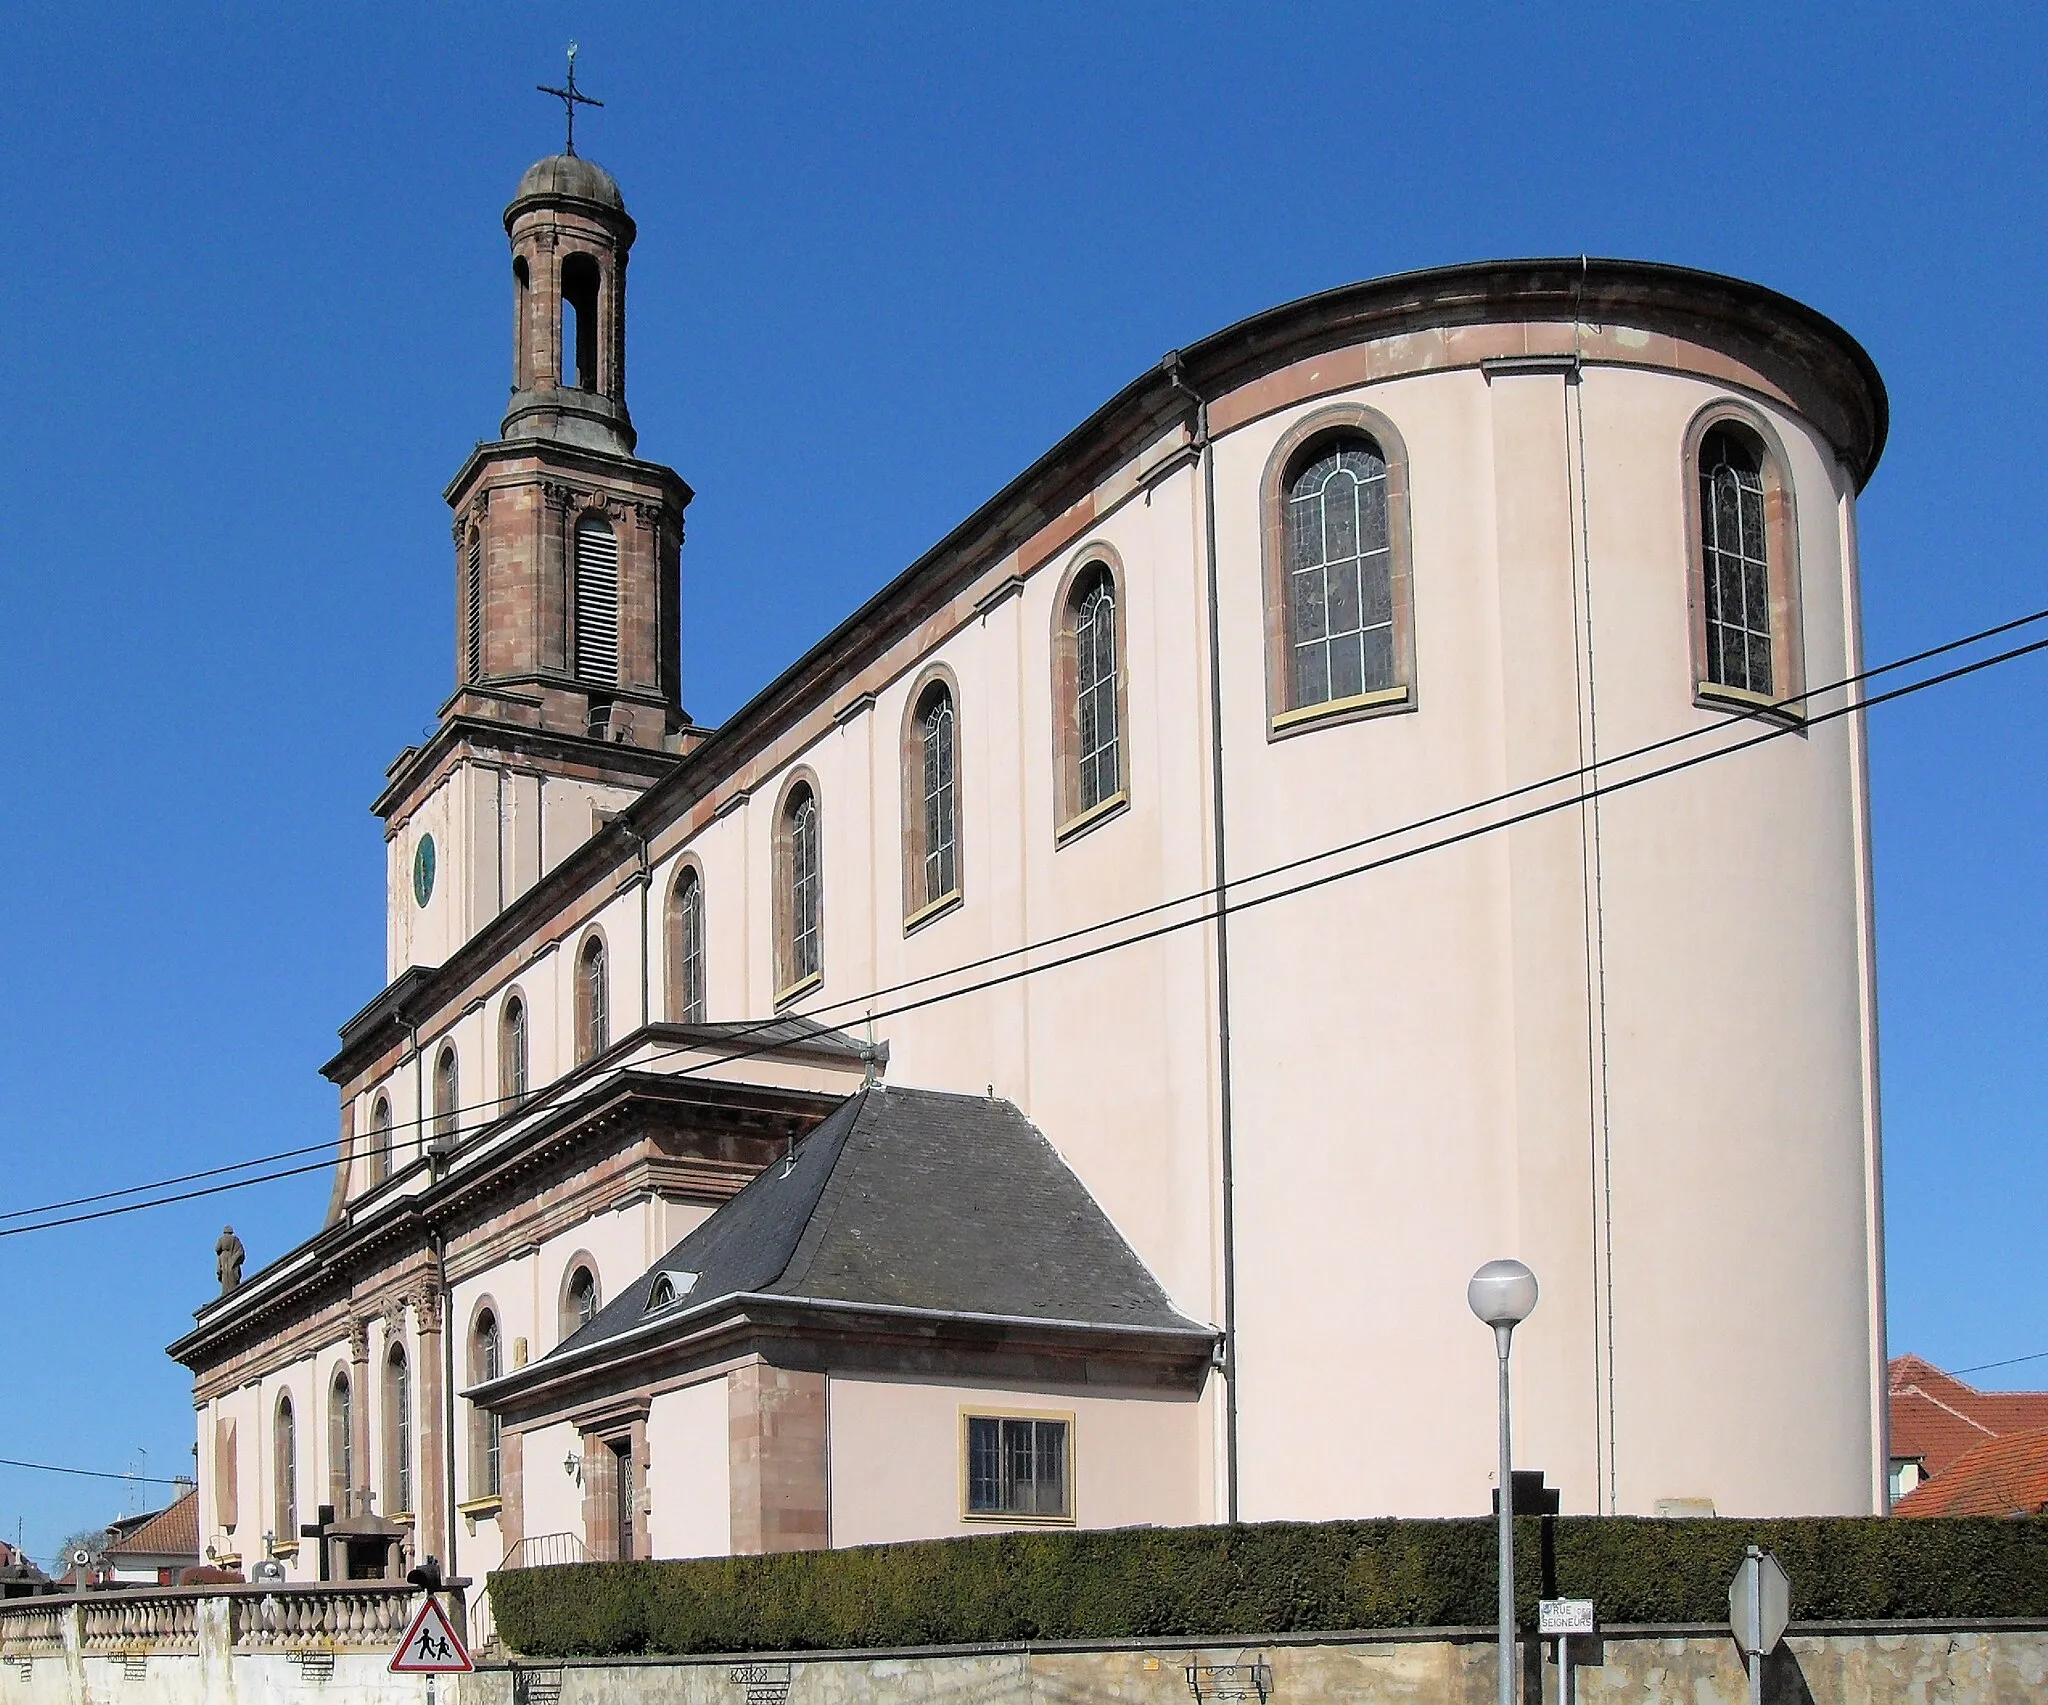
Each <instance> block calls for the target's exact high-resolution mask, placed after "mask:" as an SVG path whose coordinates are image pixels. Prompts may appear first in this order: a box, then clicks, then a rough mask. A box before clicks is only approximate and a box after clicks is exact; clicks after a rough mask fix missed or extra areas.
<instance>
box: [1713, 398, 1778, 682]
mask: <svg viewBox="0 0 2048 1705" xmlns="http://www.w3.org/2000/svg"><path fill="white" fill-rule="evenodd" d="M1700 558H1701V561H1700V576H1701V586H1702V591H1703V594H1704V603H1705V608H1706V640H1707V659H1706V662H1707V679H1708V680H1709V681H1711V682H1713V683H1714V684H1715V685H1717V686H1723V687H1738V688H1740V689H1741V690H1742V691H1744V692H1748V693H1761V694H1763V695H1764V696H1765V697H1769V696H1770V694H1771V693H1772V691H1773V681H1772V670H1771V568H1770V554H1769V550H1768V548H1767V546H1766V544H1765V526H1764V477H1763V464H1762V460H1761V458H1760V457H1758V455H1757V454H1756V452H1755V451H1754V450H1752V449H1751V448H1750V447H1749V446H1748V445H1747V444H1745V443H1744V442H1743V441H1742V439H1741V438H1740V437H1739V436H1738V435H1736V434H1735V433H1733V432H1728V431H1717V432H1710V433H1708V434H1707V437H1706V441H1705V442H1704V443H1702V444H1701V446H1700Z"/></svg>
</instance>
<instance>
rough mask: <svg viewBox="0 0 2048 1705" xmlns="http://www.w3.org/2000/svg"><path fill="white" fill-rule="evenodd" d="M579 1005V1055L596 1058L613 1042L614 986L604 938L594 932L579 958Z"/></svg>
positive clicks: (580, 1056)
mask: <svg viewBox="0 0 2048 1705" xmlns="http://www.w3.org/2000/svg"><path fill="white" fill-rule="evenodd" d="M576 1006H577V1017H578V1018H579V1019H580V1020H581V1024H580V1026H579V1028H580V1030H581V1034H580V1035H579V1036H578V1038H577V1044H578V1057H579V1058H580V1059H585V1060H589V1059H594V1058H596V1056H597V1055H599V1054H602V1053H603V1052H604V1051H605V1049H607V1048H609V1047H610V1046H611V1040H612V1015H611V989H610V984H609V982H608V980H607V978H606V976H605V962H604V941H603V939H602V938H601V937H599V936H595V935H594V936H592V937H591V938H590V939H589V940H588V941H587V942H585V943H584V945H583V952H582V954H581V956H580V957H579V958H578V959H577V961H576Z"/></svg>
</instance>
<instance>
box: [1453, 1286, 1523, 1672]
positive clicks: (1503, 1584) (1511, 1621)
mask: <svg viewBox="0 0 2048 1705" xmlns="http://www.w3.org/2000/svg"><path fill="white" fill-rule="evenodd" d="M1465 1300H1466V1301H1467V1302H1468V1303H1470V1304H1471V1305H1472V1312H1473V1313H1474V1314H1476V1315H1478V1316H1479V1318H1480V1319H1481V1320H1483V1321H1485V1322H1486V1324H1487V1325H1489V1326H1491V1327H1492V1328H1493V1343H1494V1349H1495V1350H1496V1351H1497V1352H1498V1354H1499V1357H1500V1705H1515V1467H1514V1452H1513V1449H1512V1448H1511V1446H1510V1445H1509V1442H1508V1340H1509V1339H1510V1338H1511V1337H1512V1336H1513V1335H1514V1330H1515V1328H1516V1327H1517V1326H1519V1325H1521V1324H1522V1322H1523V1321H1525V1320H1527V1319H1528V1318H1529V1316H1530V1314H1531V1313H1532V1312H1533V1311H1534V1309H1535V1307H1536V1275H1535V1274H1534V1273H1532V1272H1530V1271H1529V1269H1528V1268H1527V1267H1525V1266H1523V1265H1522V1263H1521V1262H1519V1261H1489V1262H1487V1263H1486V1265H1485V1266H1483V1267H1481V1268H1480V1269H1479V1271H1478V1272H1476V1273H1474V1274H1473V1275H1472V1282H1471V1284H1469V1285H1467V1286H1466V1287H1465Z"/></svg>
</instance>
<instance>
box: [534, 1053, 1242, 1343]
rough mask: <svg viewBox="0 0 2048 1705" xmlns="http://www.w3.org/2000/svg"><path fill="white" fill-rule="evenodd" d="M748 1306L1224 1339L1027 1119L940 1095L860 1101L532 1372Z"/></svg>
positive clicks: (972, 1099)
mask: <svg viewBox="0 0 2048 1705" xmlns="http://www.w3.org/2000/svg"><path fill="white" fill-rule="evenodd" d="M664 1274H666V1275H668V1276H669V1282H670V1284H671V1285H672V1287H673V1288H674V1289H675V1290H676V1292H677V1295H676V1299H675V1301H674V1302H673V1303H672V1304H669V1305H666V1306H664V1307H663V1308H662V1309H659V1310H656V1311H654V1312H653V1313H650V1311H649V1309H648V1300H649V1297H650V1295H651V1294H652V1292H653V1290H654V1288H655V1286H656V1284H657V1283H659V1282H660V1280H661V1278H662V1276H663V1275H664ZM742 1296H773V1297H787V1298H791V1299H796V1300H815V1301H819V1302H826V1303H844V1304H855V1305H858V1304H867V1305H871V1306H880V1307H893V1308H916V1309H929V1310H934V1311H938V1312H942V1313H946V1314H956V1315H978V1316H984V1317H987V1316H997V1317H1003V1318H1008V1319H1013V1320H1042V1321H1048V1322H1069V1323H1072V1322H1080V1323H1085V1324H1088V1325H1093V1326H1107V1327H1116V1326H1122V1327H1128V1328H1131V1329H1133V1330H1136V1331H1150V1332H1167V1333H1176V1334H1180V1333H1185V1334H1190V1335H1196V1336H1202V1337H1208V1336H1213V1334H1212V1332H1211V1329H1210V1328H1208V1327H1206V1326H1201V1325H1198V1324H1197V1323H1196V1322H1194V1321H1192V1320H1189V1319H1188V1318H1187V1317H1186V1316H1185V1315H1183V1314H1181V1313H1180V1312H1179V1311H1178V1310H1176V1309H1175V1308H1174V1306H1173V1304H1172V1303H1171V1302H1170V1301H1169V1300H1168V1299H1167V1296H1166V1293H1165V1291H1164V1290H1162V1289H1161V1288H1160V1285H1159V1281H1158V1280H1157V1279H1155V1278H1154V1277H1153V1276H1152V1274H1151V1272H1150V1271H1149V1270H1148V1269H1147V1268H1146V1266H1145V1264H1144V1262H1142V1261H1141V1260H1139V1259H1138V1256H1137V1254H1136V1252H1135V1251H1134V1250H1133V1249H1132V1248H1131V1246H1130V1245H1129V1244H1128V1243H1126V1242H1125V1241H1124V1239H1123V1238H1122V1236H1121V1235H1120V1234H1119V1233H1118V1232H1117V1229H1116V1227H1115V1226H1113V1225H1111V1224H1110V1222H1109V1219H1108V1216H1106V1215H1105V1214H1104V1213H1103V1211H1102V1209H1101V1208H1100V1207H1098V1206H1097V1205H1096V1202H1095V1199H1094V1198H1093V1197H1092V1196H1090V1195H1089V1194H1088V1192H1087V1190H1086V1189H1085V1188H1084V1187H1083V1185H1082V1183H1081V1181H1080V1179H1078V1178H1076V1177H1075V1176H1074V1174H1073V1172H1072V1171H1070V1170H1069V1169H1068V1167H1067V1164H1066V1162H1064V1161H1063V1160H1061V1159H1060V1157H1059V1154H1058V1152H1057V1151H1056V1150H1055V1149H1054V1148H1053V1146H1052V1144H1051V1143H1049V1142H1048V1141H1046V1139H1045V1137H1044V1136H1043V1135H1042V1134H1041V1133H1040V1132H1039V1130H1038V1129H1037V1127H1036V1126H1034V1125H1033V1124H1032V1123H1031V1122H1030V1121H1029V1120H1028V1119H1026V1118H1025V1117H1024V1115H1023V1114H1022V1113H1020V1112H1019V1111H1018V1110H1017V1109H1016V1108H1015V1107H1014V1106H1013V1105H1011V1104H1010V1103H1009V1102H1007V1101H999V1100H994V1099H991V1098H988V1097H984V1096H978V1095H947V1094H941V1093H938V1092H936V1091H932V1090H908V1089H884V1088H882V1087H880V1086H875V1087H871V1088H868V1089H865V1090H862V1091H861V1092H860V1093H859V1094H857V1095H854V1096H852V1097H850V1098H849V1099H848V1100H847V1101H846V1102H845V1104H844V1105H842V1106H841V1107H840V1108H839V1109H838V1110H837V1111H835V1112H834V1113H833V1114H832V1115H831V1116H830V1117H829V1118H827V1119H826V1120H825V1122H824V1123H823V1124H821V1125H820V1126H818V1128H817V1129H816V1130H815V1131H813V1132H812V1133H811V1134H810V1135H809V1136H808V1137H806V1138H805V1139H804V1141H803V1142H802V1143H801V1144H800V1145H799V1146H798V1147H797V1149H796V1150H795V1153H794V1155H793V1156H792V1157H791V1159H790V1161H789V1162H788V1163H787V1164H785V1163H782V1162H778V1163H776V1164H774V1165H771V1166H770V1167H769V1168H768V1169H767V1170H766V1171H765V1172H763V1173H761V1174H760V1175H759V1176H758V1177H756V1178H754V1179H752V1180H751V1181H750V1182H749V1183H748V1184H747V1185H746V1187H745V1188H744V1189H742V1190H741V1191H740V1192H739V1194H738V1195H736V1196H734V1197H733V1198H732V1200H731V1201H729V1202H727V1203H726V1204H725V1205H724V1206H723V1207H721V1208H720V1209H719V1210H718V1211H717V1212H716V1213H714V1214H713V1215H712V1216H711V1217H710V1218H709V1219H707V1220H706V1221H705V1222H704V1223H703V1224H702V1225H700V1226H698V1227H697V1229H696V1230H695V1231H693V1232H691V1233H690V1235H689V1236H688V1237H686V1238H684V1239H683V1240H682V1242H680V1243H679V1244H677V1245H676V1246H675V1248H673V1249H672V1250H670V1251H669V1252H668V1254H667V1255H666V1256H664V1257H663V1258H662V1259H661V1260H660V1261H659V1262H657V1263H656V1264H655V1265H654V1266H653V1267H652V1268H650V1269H649V1270H648V1271H647V1272H646V1273H643V1274H642V1275H641V1276H640V1277H639V1278H638V1279H636V1280H634V1281H633V1283H632V1284H630V1285H628V1286H627V1287H626V1289H625V1290H624V1292H623V1293H621V1294H620V1295H619V1296H617V1297H616V1298H614V1299H613V1300H612V1302H611V1303H609V1304H608V1305H607V1306H606V1307H604V1308H603V1309H601V1310H600V1311H599V1312H598V1314H597V1315H596V1316H595V1317H594V1318H593V1319H592V1320H591V1321H590V1322H589V1324H588V1325H586V1326H584V1327H583V1328H581V1329H580V1330H579V1331H577V1332H575V1333H574V1334H572V1335H571V1336H570V1337H569V1338H568V1339H566V1340H565V1341H564V1342H563V1343H562V1344H561V1345H560V1346H559V1347H558V1348H557V1349H556V1350H555V1351H554V1352H553V1353H552V1354H551V1355H550V1356H548V1357H545V1358H543V1360H542V1361H540V1362H537V1363H535V1364H534V1367H535V1368H536V1369H540V1368H544V1367H547V1366H548V1365H550V1364H558V1363H559V1362H561V1361H563V1360H566V1359H568V1358H572V1357H580V1356H582V1355H583V1354H584V1353H585V1352H588V1351H593V1350H595V1349H596V1348H597V1347H598V1346H599V1345H600V1344H602V1343H603V1342H605V1341H606V1340H609V1339H613V1338H617V1337H619V1336H621V1335H622V1334H624V1333H627V1332H629V1331H632V1330H633V1329H635V1328H638V1327H641V1326H643V1325H646V1324H649V1323H650V1322H652V1321H655V1320H658V1319H659V1318H661V1316H662V1315H665V1314H670V1313H673V1314H676V1315H682V1314H684V1313H689V1314H692V1315H701V1314H702V1313H703V1312H704V1311H705V1310H706V1309H707V1307H708V1306H709V1305H712V1304H715V1303H717V1302H718V1301H720V1300H722V1299H727V1298H738V1297H742Z"/></svg>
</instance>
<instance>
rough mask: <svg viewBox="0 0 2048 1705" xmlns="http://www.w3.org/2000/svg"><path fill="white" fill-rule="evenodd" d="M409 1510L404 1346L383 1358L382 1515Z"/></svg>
mask: <svg viewBox="0 0 2048 1705" xmlns="http://www.w3.org/2000/svg"><path fill="white" fill-rule="evenodd" d="M411 1510H412V1367H411V1364H410V1363H408V1362H407V1361H406V1359H405V1346H404V1345H403V1344H393V1345H392V1346H391V1353H390V1354H389V1355H387V1356H386V1357H385V1358H384V1513H385V1514H386V1515H388V1516H397V1515H401V1514H408V1513H410V1512H411Z"/></svg>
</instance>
